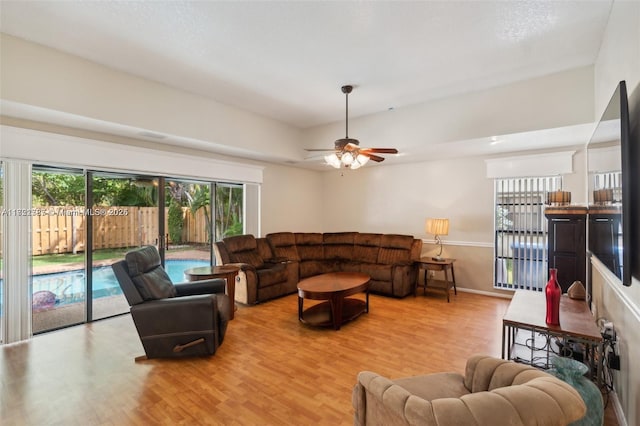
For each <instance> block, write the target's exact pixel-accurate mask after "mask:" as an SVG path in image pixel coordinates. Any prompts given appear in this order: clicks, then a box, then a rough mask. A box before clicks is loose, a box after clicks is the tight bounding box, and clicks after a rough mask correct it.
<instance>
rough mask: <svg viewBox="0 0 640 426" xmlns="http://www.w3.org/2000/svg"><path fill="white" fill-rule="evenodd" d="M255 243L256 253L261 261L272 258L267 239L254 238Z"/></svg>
mask: <svg viewBox="0 0 640 426" xmlns="http://www.w3.org/2000/svg"><path fill="white" fill-rule="evenodd" d="M256 244H257V245H258V255H259V256H260V258H261V259H262V261H263V262H268V259H272V258H273V257H274V254H273V250H272V249H271V243H269V240H267V239H266V238H256Z"/></svg>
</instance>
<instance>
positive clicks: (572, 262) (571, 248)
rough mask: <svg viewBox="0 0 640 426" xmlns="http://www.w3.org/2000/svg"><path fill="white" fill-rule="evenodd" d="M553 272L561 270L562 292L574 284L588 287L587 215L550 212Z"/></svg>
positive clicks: (573, 212)
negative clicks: (576, 282) (585, 284)
mask: <svg viewBox="0 0 640 426" xmlns="http://www.w3.org/2000/svg"><path fill="white" fill-rule="evenodd" d="M545 216H546V217H547V219H548V229H547V230H548V238H549V239H548V248H547V250H548V259H549V268H556V269H557V270H558V283H559V284H560V287H562V292H563V293H566V291H567V289H568V288H569V287H570V286H571V284H573V282H574V281H582V283H583V284H584V283H586V272H587V254H586V234H587V215H586V209H585V212H582V211H580V210H568V211H567V212H563V211H547V212H545Z"/></svg>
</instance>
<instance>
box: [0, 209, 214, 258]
mask: <svg viewBox="0 0 640 426" xmlns="http://www.w3.org/2000/svg"><path fill="white" fill-rule="evenodd" d="M182 210H183V217H184V225H183V228H182V241H183V242H184V243H190V244H194V243H207V242H208V228H207V226H206V222H207V220H206V217H205V215H204V210H203V209H200V210H198V211H197V212H196V214H195V215H192V214H191V211H190V209H189V208H187V207H183V209H182ZM51 211H53V212H54V214H46V215H34V216H33V217H32V225H31V230H32V234H33V235H32V250H33V251H32V253H33V255H34V256H37V255H41V254H54V253H55V254H57V253H76V252H82V251H85V248H86V237H85V235H86V224H87V220H89V219H91V218H93V219H94V222H93V246H94V249H107V248H124V247H135V246H139V245H146V244H156V243H157V240H156V239H157V238H158V232H159V229H158V209H157V208H155V207H108V208H104V209H100V208H95V209H92V211H91V212H92V213H93V214H92V215H90V214H88V213H87V212H86V211H84V210H82V209H78V208H76V207H55V210H51ZM125 212H126V214H125ZM109 213H112V214H109ZM117 213H119V214H117ZM167 217H168V209H165V229H168V224H167V220H166V218H167ZM0 220H1V219H0ZM0 229H1V227H0ZM0 232H2V231H1V230H0ZM1 236H2V235H1V234H0V255H1V254H2V246H1V244H2V239H1Z"/></svg>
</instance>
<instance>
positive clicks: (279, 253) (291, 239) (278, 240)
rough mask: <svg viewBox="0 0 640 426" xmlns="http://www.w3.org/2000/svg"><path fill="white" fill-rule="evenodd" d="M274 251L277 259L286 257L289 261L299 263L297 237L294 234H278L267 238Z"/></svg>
mask: <svg viewBox="0 0 640 426" xmlns="http://www.w3.org/2000/svg"><path fill="white" fill-rule="evenodd" d="M266 238H267V240H269V243H271V247H272V248H273V251H274V256H275V257H284V258H286V259H287V260H291V261H299V260H300V256H298V250H297V249H296V237H295V235H294V234H293V232H276V233H273V234H267V236H266Z"/></svg>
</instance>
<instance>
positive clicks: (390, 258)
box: [378, 234, 413, 265]
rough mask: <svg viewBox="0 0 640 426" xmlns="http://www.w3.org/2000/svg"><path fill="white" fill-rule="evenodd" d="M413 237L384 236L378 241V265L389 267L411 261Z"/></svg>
mask: <svg viewBox="0 0 640 426" xmlns="http://www.w3.org/2000/svg"><path fill="white" fill-rule="evenodd" d="M412 246H413V237H412V236H410V235H393V234H385V235H383V236H382V238H381V239H380V251H379V252H378V263H382V264H386V265H391V264H394V263H408V262H410V261H411V247H412Z"/></svg>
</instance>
